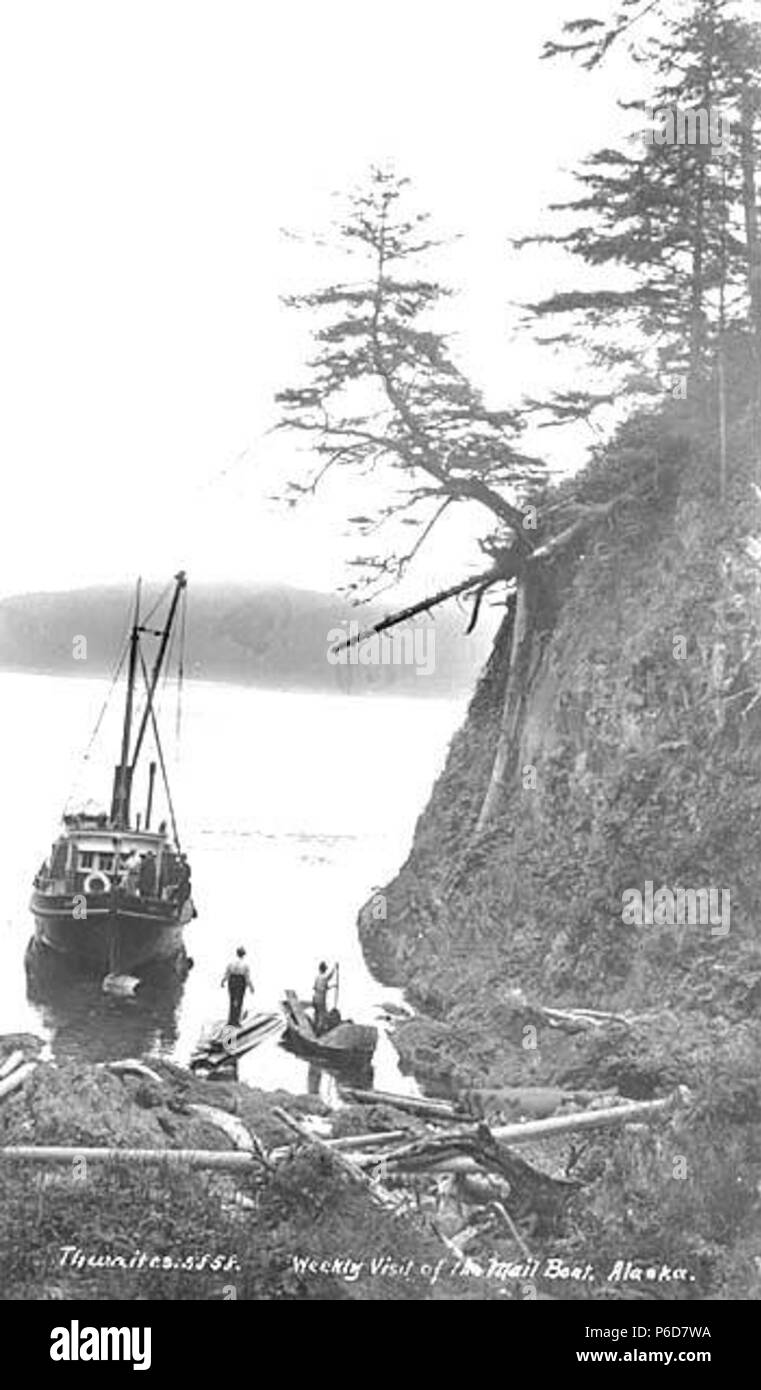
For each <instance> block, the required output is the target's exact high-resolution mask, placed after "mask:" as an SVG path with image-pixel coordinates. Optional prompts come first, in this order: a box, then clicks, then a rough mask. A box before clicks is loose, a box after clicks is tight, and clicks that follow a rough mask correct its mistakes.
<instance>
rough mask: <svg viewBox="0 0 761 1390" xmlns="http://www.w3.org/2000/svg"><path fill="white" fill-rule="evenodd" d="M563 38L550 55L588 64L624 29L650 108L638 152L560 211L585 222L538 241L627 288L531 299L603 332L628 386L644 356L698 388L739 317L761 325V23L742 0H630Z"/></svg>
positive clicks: (588, 174) (605, 168)
mask: <svg viewBox="0 0 761 1390" xmlns="http://www.w3.org/2000/svg"><path fill="white" fill-rule="evenodd" d="M646 16H649V19H648V24H649V25H650V26H652V28H651V29H648V28H647V26H645V30H644V32H643V28H642V26H641V25H640V26H639V28H637V24H636V22H637V21H639V20H644V19H645V17H646ZM565 33H566V37H567V39H568V41H567V42H564V43H554V44H550V45H548V46H547V48H546V50H545V55H546V56H555V55H556V54H559V53H568V52H570V53H574V54H576V55H578V56H580V57H581V58H582V61H583V63H584V65H585V66H586V67H592V66H595V65H596V64H597V63H598V62H601V61H602V60H603V58H604V56H605V54H606V53H607V52H608V51H609V50H610V48H611V46H612V45H613V43H614V42H616V40H618V39H621V38H622V37H623V35H624V34H626V35H627V36H628V42H629V44H630V48H631V52H632V56H633V57H634V58H636V61H637V62H638V63H639V64H640V65H642V66H643V67H644V68H645V70H646V71H647V73H648V75H649V84H648V88H647V93H646V99H645V100H644V101H642V102H637V103H631V102H630V103H627V104H626V105H627V106H628V107H629V108H630V109H631V108H637V109H639V108H642V109H644V110H645V111H649V112H650V113H651V117H650V119H649V121H648V123H647V126H646V128H645V129H644V130H643V132H642V134H643V142H642V145H641V147H640V148H639V150H634V149H628V150H620V149H611V148H606V149H603V150H600V151H597V152H596V153H595V154H593V155H592V156H591V157H590V158H589V159H588V160H587V161H586V162H585V164H584V166H583V168H582V170H581V172H580V174H579V175H578V177H579V180H580V183H581V185H582V189H583V192H582V195H581V196H580V197H579V198H576V199H574V200H572V201H571V202H569V203H565V204H562V205H559V206H556V208H555V211H561V212H562V213H563V214H564V215H567V216H571V217H573V218H574V220H575V225H574V226H573V227H572V229H571V230H570V231H568V232H565V233H559V234H557V235H554V236H549V237H543V238H532V239H530V240H538V241H549V242H554V243H555V244H560V245H564V246H566V247H567V248H568V249H569V250H570V251H571V252H572V253H573V254H575V255H576V256H578V257H580V259H581V260H582V261H584V262H585V263H586V264H587V265H589V266H592V267H612V266H615V267H618V268H621V269H622V270H623V271H625V272H626V275H627V279H626V284H625V285H624V286H623V287H622V288H620V289H618V288H616V289H612V288H611V287H610V285H609V284H606V285H605V287H604V288H600V289H596V288H595V289H591V290H590V289H587V288H584V289H580V290H572V291H569V292H565V293H561V294H555V295H552V296H549V297H548V298H547V299H545V300H543V301H542V302H541V303H539V304H536V305H533V306H531V307H532V309H533V311H534V312H535V313H536V314H538V315H539V316H540V317H541V318H543V317H546V316H548V315H549V316H554V315H556V314H563V315H567V314H570V315H571V316H572V322H574V321H576V322H579V321H581V322H582V323H584V324H585V325H587V326H588V327H590V326H591V328H592V329H593V330H595V332H596V333H599V330H601V329H604V330H606V331H605V332H603V334H602V336H601V337H598V339H597V345H596V349H595V356H596V360H597V362H598V363H599V364H601V365H602V366H604V367H607V368H610V369H617V368H620V367H621V366H625V365H626V364H627V362H628V363H629V364H632V363H634V362H636V363H637V366H638V377H639V379H638V381H636V382H635V381H633V380H632V378H631V377H629V379H628V384H629V386H630V388H635V389H636V388H641V386H642V384H643V383H642V376H641V367H642V361H643V354H644V358H645V360H646V361H647V360H648V358H649V360H650V363H651V365H652V367H653V368H655V370H656V371H657V372H658V373H659V374H661V373H662V372H663V371H664V370H665V369H668V370H670V371H671V372H684V373H685V375H687V376H688V377H689V380H690V382H691V384H692V387H693V389H694V388H695V386H696V384H697V382H698V381H699V380H700V379H701V378H702V377H703V376H704V375H705V373H706V371H707V369H708V365H709V362H710V360H711V352H712V350H713V349H714V348H715V346H716V343H717V339H718V338H719V337H720V336H721V335H722V334H723V333H724V332H725V331H726V328H727V325H728V322H730V321H731V322H738V321H739V322H743V323H745V324H747V323H748V321H749V320H750V321H754V322H755V325H756V332H757V331H758V324H759V322H761V320H759V318H758V311H759V309H761V288H759V286H758V273H757V271H754V270H753V266H754V265H758V264H759V247H758V226H757V216H756V205H757V193H756V167H757V159H756V141H755V122H756V117H757V113H758V92H759V88H760V87H761V61H760V58H759V38H758V36H759V26H758V25H750V24H747V23H744V22H742V20H740V19H738V18H737V13H736V6H735V5H734V4H733V3H732V0H693V3H691V4H690V5H689V7H688V8H687V9H686V10H685V8H684V6H683V5H679V6H678V7H676V9H675V8H674V7H673V6H672V5H670V4H669V0H658V3H656V4H648V5H645V6H642V5H639V6H637V5H635V4H633V3H627V0H624V4H623V7H622V9H621V10H619V11H618V12H617V14H616V16H615V17H614V19H613V20H612V21H611V22H610V23H609V24H608V25H607V26H606V25H604V24H600V23H599V22H598V21H592V20H576V21H571V22H570V23H569V24H568V25H567V26H566V28H565ZM622 104H623V103H622ZM523 244H525V243H523ZM610 329H613V330H614V331H615V334H616V337H615V340H614V342H613V343H612V344H611V343H610V341H609V338H608V332H607V331H608V330H610ZM649 349H652V350H649ZM621 384H622V385H625V384H626V380H624V381H623V382H622V383H621ZM652 385H653V383H652V382H651V389H652Z"/></svg>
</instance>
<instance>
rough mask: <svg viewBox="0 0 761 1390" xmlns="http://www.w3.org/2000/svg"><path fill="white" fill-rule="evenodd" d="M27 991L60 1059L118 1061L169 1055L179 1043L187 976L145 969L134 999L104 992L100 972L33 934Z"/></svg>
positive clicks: (27, 955) (158, 968) (163, 969)
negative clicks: (95, 973) (49, 947)
mask: <svg viewBox="0 0 761 1390" xmlns="http://www.w3.org/2000/svg"><path fill="white" fill-rule="evenodd" d="M24 968H25V970H26V995H27V999H28V1001H29V1003H30V1004H32V1005H33V1006H34V1007H35V1008H36V1010H37V1011H38V1013H39V1015H40V1019H41V1022H42V1024H43V1026H44V1029H45V1031H46V1032H48V1033H49V1034H50V1043H51V1046H52V1049H53V1052H54V1053H55V1055H56V1056H57V1057H68V1058H72V1059H75V1060H77V1061H82V1062H101V1061H114V1060H116V1059H117V1058H121V1057H129V1056H132V1057H139V1056H141V1055H144V1054H147V1053H153V1054H154V1055H156V1054H158V1055H164V1056H166V1055H169V1054H171V1053H172V1052H173V1051H174V1049H175V1047H176V1044H177V1037H178V1031H179V1029H178V1010H179V1006H180V1003H181V1001H182V995H183V990H184V987H185V979H184V977H183V976H182V975H179V974H178V973H177V972H176V971H175V970H173V969H172V968H171V967H167V966H165V965H163V966H156V967H153V968H152V969H150V970H146V971H145V972H144V974H143V976H142V979H141V984H140V988H139V989H138V991H137V993H136V994H135V995H134V996H133V997H127V998H115V997H113V996H112V995H108V994H104V993H103V990H102V983H101V979H100V977H99V976H93V975H83V974H82V973H81V970H80V969H78V968H77V966H76V965H75V964H73V963H71V962H70V961H68V960H67V959H66V957H64V956H60V957H59V956H58V955H56V954H55V952H52V951H49V950H46V949H44V948H42V949H41V948H40V947H39V946H38V944H37V943H36V942H35V940H34V938H32V939H31V940H30V942H29V944H28V946H27V949H26V953H25V956H24Z"/></svg>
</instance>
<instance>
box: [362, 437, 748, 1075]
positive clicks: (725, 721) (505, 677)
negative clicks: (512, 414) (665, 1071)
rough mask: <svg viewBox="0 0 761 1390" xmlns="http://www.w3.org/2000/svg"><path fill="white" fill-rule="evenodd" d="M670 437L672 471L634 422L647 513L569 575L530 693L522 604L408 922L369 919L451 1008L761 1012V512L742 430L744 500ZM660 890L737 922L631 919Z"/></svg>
mask: <svg viewBox="0 0 761 1390" xmlns="http://www.w3.org/2000/svg"><path fill="white" fill-rule="evenodd" d="M640 442H641V441H640ZM660 444H661V449H660V467H661V470H662V471H661V473H660V475H659V476H657V477H656V478H655V484H653V479H652V476H651V475H650V474H645V473H642V474H639V473H638V472H637V469H636V468H634V467H633V465H632V462H631V454H632V448H631V440H630V438H629V437H627V434H626V432H624V435H623V438H622V440H621V441H619V445H618V448H617V450H613V452H612V454H610V455H609V456H608V458H607V459H606V461H605V463H604V469H603V473H604V474H605V475H607V482H608V485H609V486H610V485H611V480H613V481H614V483H615V486H616V487H619V488H621V487H628V488H632V489H633V501H632V503H631V504H630V505H627V506H625V507H622V508H621V509H619V511H618V512H617V513H616V514H615V517H614V519H612V520H610V521H606V522H604V523H603V524H602V525H601V526H600V527H597V528H595V529H593V530H592V531H591V532H590V533H589V534H588V536H587V538H586V551H585V552H584V553H579V552H578V551H577V552H576V553H575V554H573V555H572V556H568V555H566V556H565V557H564V558H563V559H562V560H560V561H559V562H558V563H557V564H556V565H554V566H552V567H551V568H550V569H549V570H548V572H547V574H546V575H545V579H544V583H545V591H544V593H543V594H542V595H541V596H540V601H539V603H538V604H537V605H536V614H535V616H534V619H533V631H532V633H531V634H530V635H529V639H528V646H526V643H524V646H523V648H520V647H519V648H518V659H520V661H521V667H520V670H519V672H518V682H517V684H518V690H517V693H516V689H515V688H513V690H512V692H510V691H509V686H510V679H509V675H510V665H511V661H512V662H513V663H515V662H516V645H515V642H514V640H513V628H514V623H515V617H514V615H511V614H510V613H508V615H507V617H506V618H505V621H504V622H503V624H502V627H501V630H500V632H499V634H498V637H497V641H496V644H495V647H494V651H493V654H492V656H491V659H490V661H489V664H488V666H487V668H486V671H485V673H484V675H483V677H482V679H481V682H480V684H479V686H478V689H477V691H476V694H475V696H474V698H473V701H472V703H471V706H470V710H469V713H468V716H467V719H466V722H465V724H464V726H463V727H462V729H461V730H460V731H459V733H458V734H457V735H456V737H455V739H454V740H453V743H452V746H451V749H450V753H449V757H448V761H447V764H446V767H445V769H444V771H443V773H442V775H441V777H440V778H439V780H438V782H437V784H436V785H435V787H434V789H433V792H432V795H431V799H430V802H429V804H428V806H427V807H426V809H425V811H424V812H423V814H422V816H421V817H420V820H419V822H418V825H417V829H416V833H415V837H414V843H413V847H412V851H411V853H410V856H409V858H408V860H407V862H406V863H405V864H404V866H403V868H402V869H401V871H400V873H399V875H398V877H397V878H396V879H395V880H394V881H393V882H392V883H391V884H390V885H389V886H388V889H387V916H386V919H385V920H378V918H377V914H376V915H373V913H372V912H371V911H370V910H369V909H364V910H363V912H362V913H361V915H360V930H361V934H362V940H363V944H364V949H365V951H366V954H367V956H368V958H369V959H370V961H371V962H372V963H373V965H374V967H375V969H376V970H377V971H379V973H380V974H381V975H382V977H383V978H384V979H385V980H387V981H389V982H393V983H395V984H401V985H404V986H406V987H407V988H408V989H409V990H410V991H411V997H412V998H413V999H414V1000H416V1001H417V1003H418V1004H419V1005H421V1006H422V1007H423V1008H424V1009H425V1010H426V1011H427V1012H428V1013H429V1014H430V1015H431V1016H433V1017H435V1018H438V1019H439V1020H447V1021H448V1022H450V1023H452V1022H454V1023H456V1022H457V1021H458V1020H460V1021H462V1019H463V1018H464V1017H465V1014H466V1013H467V1014H468V1015H469V1016H471V1017H472V1016H473V1013H474V1012H475V1011H481V1012H482V1014H483V1015H484V1016H485V1017H491V1018H494V1011H495V1009H498V1007H499V1001H500V1000H504V999H505V998H506V991H509V990H510V989H511V988H513V987H515V986H520V987H521V988H523V989H524V991H527V992H528V993H529V994H530V995H532V996H534V997H536V998H541V999H542V1000H543V1002H545V1003H561V1004H562V1003H573V1002H576V1003H584V1004H586V1005H587V1006H593V1007H594V1006H598V1007H608V1008H616V1007H621V1006H625V1005H628V1006H637V1007H641V1006H643V1005H648V1006H651V1005H654V1004H660V1005H662V1006H664V1007H666V1006H673V1007H681V1006H685V1007H692V1006H698V1005H699V1004H700V1002H701V1001H703V1003H704V1004H705V1006H706V1007H707V1008H708V1009H709V1011H713V1012H714V1013H715V1012H717V1011H723V1012H724V1013H727V1014H728V1016H730V1017H739V1016H741V1015H744V1014H746V1013H748V1012H750V1011H752V1010H753V1009H754V1008H755V1007H756V1006H757V1005H758V1003H759V1002H761V952H760V951H759V941H760V933H759V924H760V923H761V781H760V780H759V773H760V772H761V661H760V660H759V650H758V648H759V644H760V643H759V618H760V616H761V565H760V564H759V560H758V558H757V557H756V555H755V553H754V541H753V537H754V534H755V533H756V532H758V533H759V534H761V504H760V503H759V495H758V493H757V491H756V490H755V487H754V481H753V474H752V468H751V465H750V461H749V450H748V449H746V448H745V447H744V445H743V443H742V439H741V437H738V438H737V439H736V440H735V455H734V460H735V461H734V466H733V471H732V474H731V487H730V495H729V496H728V499H727V505H726V507H725V508H718V507H717V506H716V504H715V501H714V500H712V496H711V494H712V490H713V489H714V488H715V481H714V480H713V479H712V477H711V472H710V470H711V466H712V464H711V460H710V459H705V460H704V461H703V462H702V463H701V462H700V460H697V461H696V458H695V455H694V453H693V452H692V451H691V450H689V449H685V447H683V444H681V443H680V442H679V441H677V440H675V439H674V438H670V439H668V438H667V439H666V440H665V441H664V440H663V439H661V440H660ZM641 456H642V450H641V449H639V450H638V451H637V453H636V457H637V458H638V459H639V458H640V457H641ZM664 460H665V463H664ZM598 485H599V477H596V476H592V477H591V480H587V481H586V482H585V481H584V480H582V482H581V489H582V491H583V489H584V487H585V486H586V487H587V489H589V488H590V487H593V486H598ZM513 687H515V680H514V681H513ZM506 695H507V696H508V698H507V700H506ZM508 706H509V708H508ZM505 730H507V733H508V738H507V743H508V749H507V759H506V765H505V770H504V775H503V778H502V780H501V784H500V787H499V793H498V798H497V806H496V811H495V813H494V815H493V816H492V817H491V819H490V820H489V821H488V823H487V824H486V826H485V827H483V828H482V829H481V830H478V829H477V822H478V820H479V813H480V812H481V810H482V807H483V802H484V797H485V795H486V792H487V787H488V785H489V781H490V777H491V776H492V769H493V764H494V757H495V750H496V749H497V746H498V743H499V739H500V733H501V732H502V734H503V738H504V734H505ZM648 883H650V884H651V885H652V891H653V892H657V890H658V889H659V888H661V887H662V886H666V887H668V888H670V889H671V890H674V891H675V890H677V889H678V888H682V889H686V890H695V891H697V890H714V894H715V896H714V899H713V900H712V901H713V904H714V906H715V908H716V912H717V914H718V913H719V912H720V911H721V908H720V906H719V905H720V904H723V905H724V911H725V913H726V912H727V911H728V912H729V922H728V925H727V926H726V927H725V925H724V919H723V918H721V917H719V916H718V915H717V921H716V923H715V924H714V923H711V922H709V923H706V924H705V925H697V926H689V925H679V924H673V923H672V924H671V925H669V924H668V923H664V924H662V925H650V926H647V925H645V926H636V925H627V924H626V923H625V922H624V921H623V920H622V912H623V908H624V904H625V903H626V902H631V901H632V893H633V891H635V890H636V891H638V892H639V893H641V894H642V896H643V898H645V896H646V894H647V891H648V890H647V884H648ZM722 893H723V894H724V897H723V898H722V896H721V895H722ZM625 894H628V897H626V898H625V897H624V895H625ZM664 910H665V911H666V912H667V911H668V908H666V909H664ZM493 1053H494V1047H492V1048H491V1049H490V1055H493Z"/></svg>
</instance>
